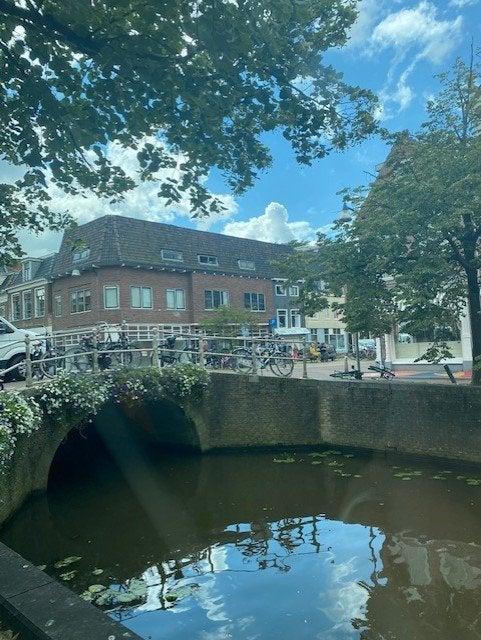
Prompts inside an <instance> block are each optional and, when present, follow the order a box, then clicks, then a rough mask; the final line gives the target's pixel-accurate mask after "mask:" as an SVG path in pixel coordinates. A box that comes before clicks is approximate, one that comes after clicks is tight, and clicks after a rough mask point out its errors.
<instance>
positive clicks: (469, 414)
mask: <svg viewBox="0 0 481 640" xmlns="http://www.w3.org/2000/svg"><path fill="white" fill-rule="evenodd" d="M187 411H188V413H189V414H190V417H191V419H192V421H193V422H194V423H195V424H196V425H197V429H198V433H199V441H200V446H201V449H202V450H204V451H208V450H215V449H223V448H237V447H279V446H286V447H287V446H291V447H292V446H319V445H337V446H349V447H359V448H365V449H374V450H380V451H385V450H389V451H393V452H398V453H405V454H410V455H423V456H433V457H442V458H450V459H455V460H463V461H472V462H481V389H480V388H476V387H469V386H464V385H463V386H457V385H435V384H422V383H418V382H416V383H411V382H406V383H402V382H399V381H395V382H393V383H389V382H386V381H381V380H379V381H377V380H376V381H365V382H362V381H345V380H339V381H338V380H333V381H330V380H326V381H318V380H294V379H288V380H285V379H279V378H267V377H266V378H259V377H238V376H235V377H234V376H225V375H214V376H212V384H211V386H210V388H209V392H208V394H207V395H206V397H205V399H204V402H203V403H202V405H201V406H193V407H190V408H188V409H187Z"/></svg>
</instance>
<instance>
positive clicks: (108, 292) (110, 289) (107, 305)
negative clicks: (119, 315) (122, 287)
mask: <svg viewBox="0 0 481 640" xmlns="http://www.w3.org/2000/svg"><path fill="white" fill-rule="evenodd" d="M118 308H119V288H118V286H117V285H116V284H108V285H105V287H104V309H118Z"/></svg>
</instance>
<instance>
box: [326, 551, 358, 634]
mask: <svg viewBox="0 0 481 640" xmlns="http://www.w3.org/2000/svg"><path fill="white" fill-rule="evenodd" d="M360 564H362V561H360V559H359V558H358V557H356V556H353V557H352V558H350V559H349V560H347V561H345V562H343V563H341V564H337V565H335V567H333V570H332V572H331V585H332V586H331V588H329V589H326V590H325V591H324V592H321V593H320V594H319V599H320V601H321V603H320V607H319V609H320V610H321V611H322V612H323V613H324V615H325V616H326V617H327V618H328V619H329V620H332V621H333V622H334V625H333V626H332V627H331V629H329V630H328V631H327V632H326V633H325V634H323V636H322V638H323V640H324V639H325V640H330V639H334V638H339V637H346V636H347V635H351V634H357V633H358V632H357V631H356V630H355V629H354V628H353V626H352V623H351V620H353V619H354V618H357V619H363V618H364V611H365V610H366V606H367V603H368V600H369V592H368V590H367V589H366V588H365V587H362V586H361V585H360V584H358V582H357V580H358V579H359V568H360V566H359V565H360ZM341 632H342V636H340V635H339V634H340V633H341Z"/></svg>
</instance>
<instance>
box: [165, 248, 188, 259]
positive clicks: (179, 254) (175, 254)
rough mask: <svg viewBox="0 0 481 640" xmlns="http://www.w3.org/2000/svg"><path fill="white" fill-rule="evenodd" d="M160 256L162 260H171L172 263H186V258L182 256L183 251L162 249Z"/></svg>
mask: <svg viewBox="0 0 481 640" xmlns="http://www.w3.org/2000/svg"><path fill="white" fill-rule="evenodd" d="M169 254H170V255H169ZM160 256H161V258H162V260H170V261H171V262H183V261H184V256H183V254H182V251H176V250H174V249H161V251H160Z"/></svg>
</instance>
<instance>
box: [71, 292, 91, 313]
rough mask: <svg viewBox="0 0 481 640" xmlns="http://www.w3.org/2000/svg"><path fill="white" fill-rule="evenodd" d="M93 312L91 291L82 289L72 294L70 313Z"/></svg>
mask: <svg viewBox="0 0 481 640" xmlns="http://www.w3.org/2000/svg"><path fill="white" fill-rule="evenodd" d="M91 310H92V303H91V297H90V289H80V290H79V291H71V293H70V313H84V312H85V311H91Z"/></svg>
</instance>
